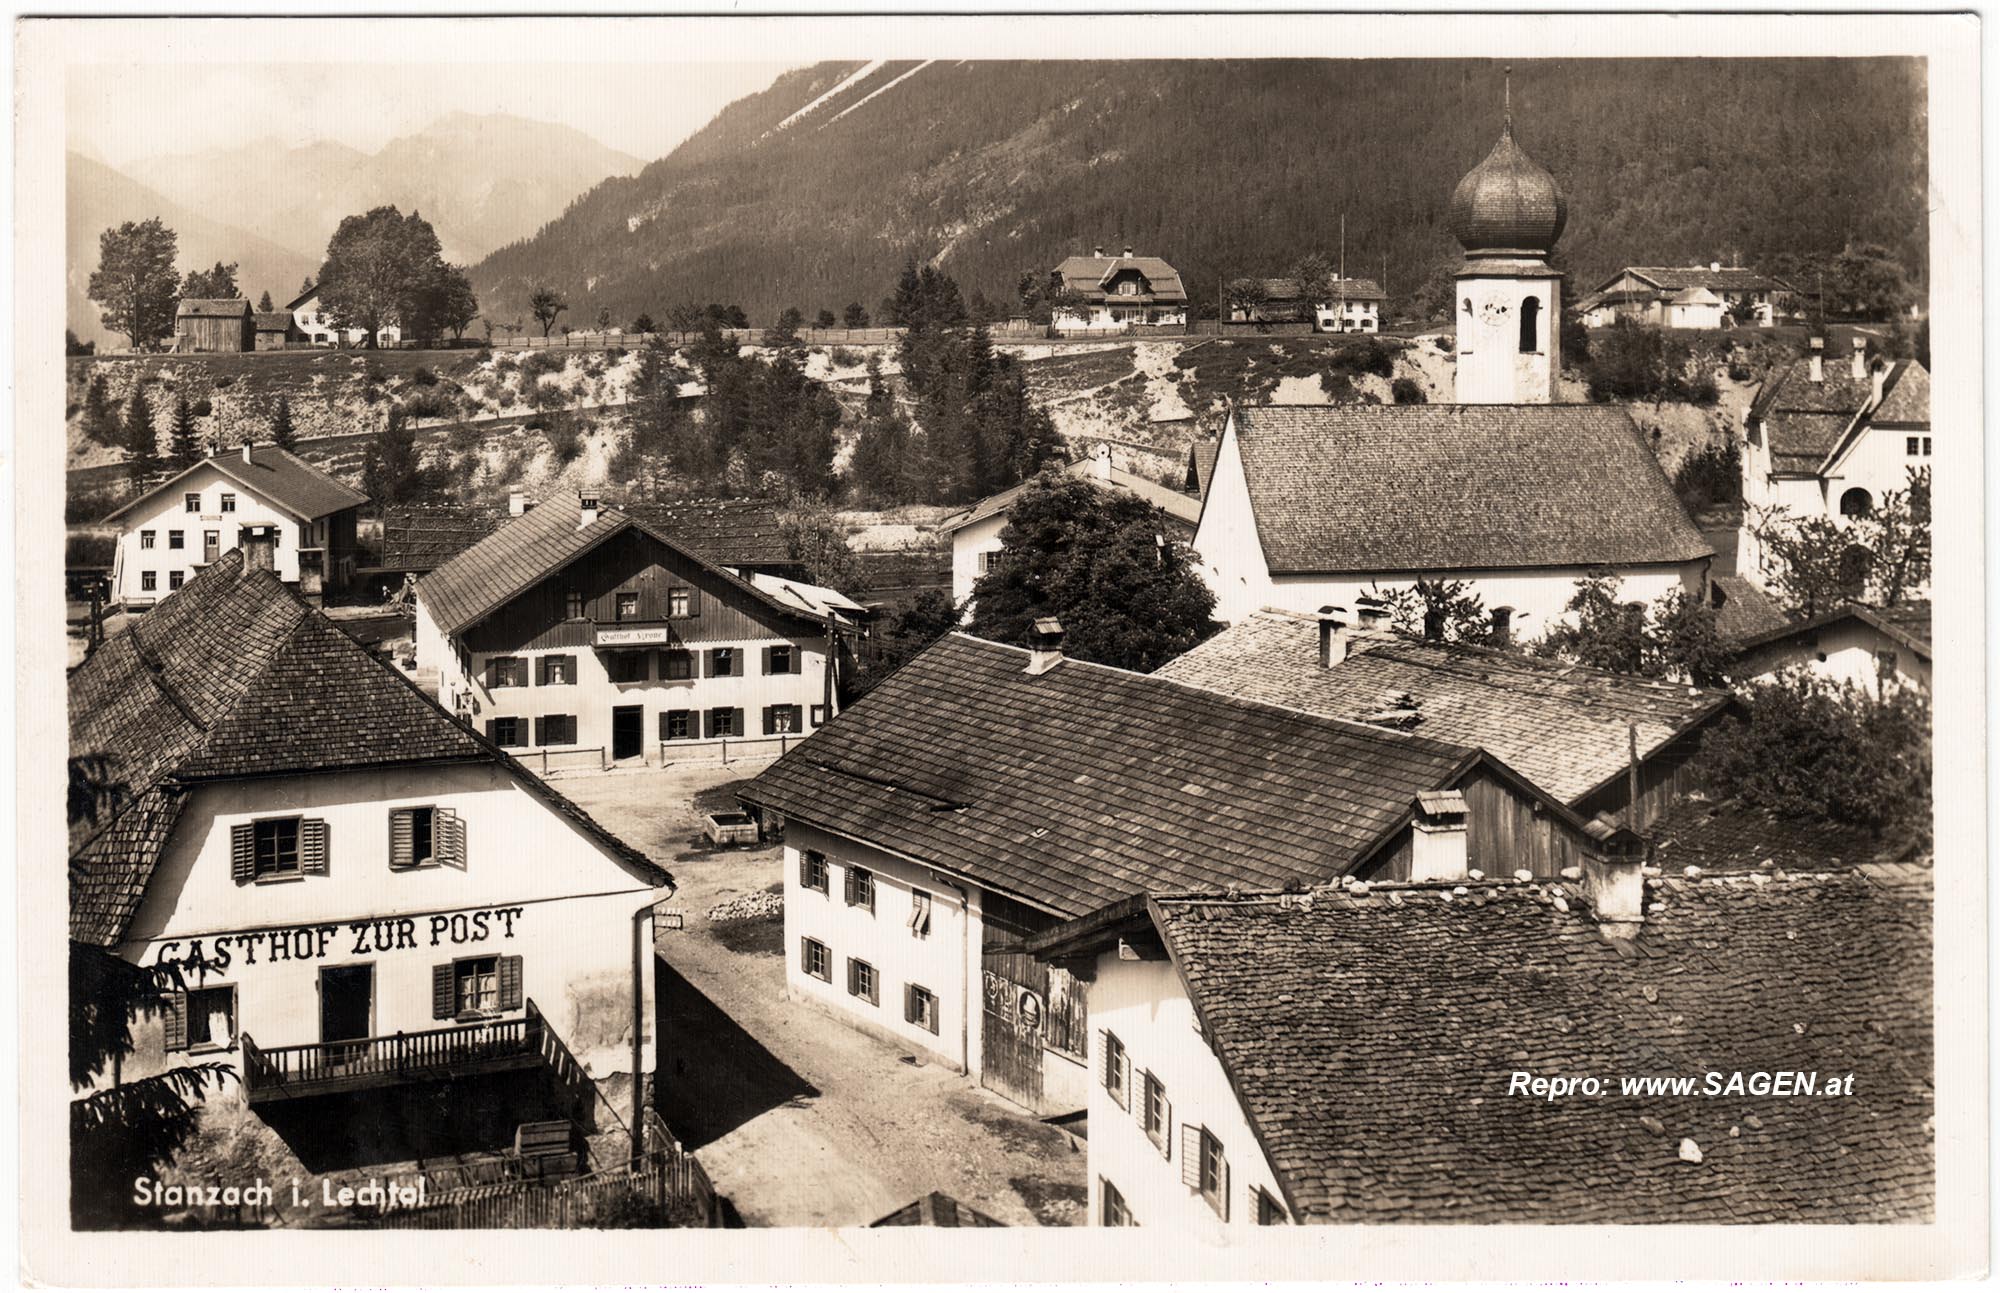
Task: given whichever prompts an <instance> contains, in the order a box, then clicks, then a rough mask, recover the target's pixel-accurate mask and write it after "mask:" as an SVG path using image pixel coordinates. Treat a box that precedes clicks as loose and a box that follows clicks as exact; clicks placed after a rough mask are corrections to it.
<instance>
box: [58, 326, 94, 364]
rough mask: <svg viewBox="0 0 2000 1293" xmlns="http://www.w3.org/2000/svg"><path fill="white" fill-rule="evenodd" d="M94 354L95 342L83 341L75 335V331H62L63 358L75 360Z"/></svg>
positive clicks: (66, 329) (65, 329)
mask: <svg viewBox="0 0 2000 1293" xmlns="http://www.w3.org/2000/svg"><path fill="white" fill-rule="evenodd" d="M96 353H97V343H96V342H95V341H84V340H82V339H81V338H79V337H78V336H77V335H76V332H75V330H73V329H70V328H64V329H63V354H64V355H65V356H67V357H69V358H71V359H76V358H81V357H82V356H84V355H94V354H96Z"/></svg>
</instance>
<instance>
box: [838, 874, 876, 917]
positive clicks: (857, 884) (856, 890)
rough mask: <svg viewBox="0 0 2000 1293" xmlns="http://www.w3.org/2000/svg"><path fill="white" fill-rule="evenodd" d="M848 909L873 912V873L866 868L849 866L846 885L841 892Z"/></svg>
mask: <svg viewBox="0 0 2000 1293" xmlns="http://www.w3.org/2000/svg"><path fill="white" fill-rule="evenodd" d="M843 893H844V894H845V896H846V898H847V905H848V906H850V907H866V908H867V909H868V910H869V911H874V910H875V873H874V872H873V871H870V870H869V869H868V868H867V867H858V866H849V867H848V868H847V885H846V888H845V889H844V890H843Z"/></svg>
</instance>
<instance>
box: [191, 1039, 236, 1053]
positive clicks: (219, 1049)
mask: <svg viewBox="0 0 2000 1293" xmlns="http://www.w3.org/2000/svg"><path fill="white" fill-rule="evenodd" d="M235 1049H236V1042H235V1040H234V1039H231V1040H229V1041H227V1042H202V1043H201V1044H200V1045H198V1046H190V1047H188V1048H187V1053H188V1054H190V1055H220V1054H222V1053H223V1052H225V1051H233V1050H235Z"/></svg>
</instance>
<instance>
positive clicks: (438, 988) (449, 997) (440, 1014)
mask: <svg viewBox="0 0 2000 1293" xmlns="http://www.w3.org/2000/svg"><path fill="white" fill-rule="evenodd" d="M457 1013H458V985H457V983H456V982H454V980H453V978H452V972H451V962H450V961H446V962H445V963H444V964H443V965H433V966H432V967H431V1018H432V1019H449V1018H451V1017H452V1016H453V1015H455V1014H457Z"/></svg>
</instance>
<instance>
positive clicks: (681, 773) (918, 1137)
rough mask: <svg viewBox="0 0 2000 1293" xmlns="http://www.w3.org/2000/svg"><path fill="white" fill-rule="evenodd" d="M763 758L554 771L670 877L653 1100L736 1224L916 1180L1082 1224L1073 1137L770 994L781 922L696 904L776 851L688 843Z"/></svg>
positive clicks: (859, 1211) (750, 889)
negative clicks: (727, 916) (680, 922)
mask: <svg viewBox="0 0 2000 1293" xmlns="http://www.w3.org/2000/svg"><path fill="white" fill-rule="evenodd" d="M767 763H768V760H756V761H748V762H742V763H735V764H731V765H730V766H729V767H727V768H724V767H720V766H717V765H714V764H695V765H686V766H683V767H679V768H671V769H666V770H650V769H649V770H646V771H643V772H614V773H607V774H603V775H600V776H588V777H564V778H562V779H560V780H559V781H557V782H556V783H555V784H556V785H557V786H558V787H559V788H560V789H561V790H562V792H563V793H564V794H565V795H568V796H569V797H570V798H572V799H574V800H575V801H576V802H577V803H578V804H580V805H582V806H583V807H584V808H585V809H587V810H588V811H589V812H590V813H591V814H592V815H593V816H594V817H596V818H597V820H598V821H600V822H601V823H603V824H604V825H605V826H607V827H608V828H610V829H611V830H612V831H614V832H616V833H617V834H618V835H620V836H621V837H622V838H624V839H626V840H627V841H629V842H631V843H632V844H633V845H635V846H636V847H638V848H641V849H643V850H644V851H645V852H646V853H647V854H648V855H649V856H651V857H652V858H653V859H654V860H655V861H657V862H659V863H660V864H661V865H662V866H665V867H666V868H667V869H668V870H670V871H672V872H673V875H674V878H675V880H676V882H677V884H678V886H679V889H678V892H677V893H676V895H675V896H674V898H673V899H672V900H671V901H670V902H669V903H668V908H670V909H678V910H680V911H682V912H684V913H685V928H683V929H681V930H679V931H673V930H664V929H663V930H662V932H661V934H660V937H659V951H660V955H661V962H660V999H661V1005H660V1015H661V1026H660V1028H661V1048H660V1066H659V1071H660V1101H659V1102H660V1106H661V1112H662V1114H663V1115H664V1117H665V1118H666V1121H667V1124H668V1125H669V1126H670V1127H671V1128H672V1129H673V1130H674V1132H675V1134H676V1135H677V1136H679V1137H680V1138H681V1139H682V1141H683V1143H684V1144H685V1145H686V1146H687V1147H688V1148H689V1149H691V1150H694V1151H696V1153H697V1154H698V1155H699V1157H700V1159H701V1162H702V1165H703V1166H704V1167H705V1168H706V1169H707V1171H708V1173H709V1176H710V1177H711V1178H712V1179H713V1180H714V1182H715V1186H716V1189H717V1190H718V1191H719V1192H721V1193H722V1194H723V1195H725V1196H727V1198H728V1200H729V1203H730V1204H731V1205H732V1207H733V1209H734V1211H735V1214H736V1215H737V1216H739V1217H740V1218H741V1219H742V1221H743V1223H744V1224H746V1225H751V1226H851V1225H866V1224H868V1223H869V1222H871V1221H874V1220H875V1219H877V1218H878V1217H881V1216H883V1215H885V1214H887V1213H889V1212H892V1211H894V1210H895V1209H897V1208H899V1207H902V1206H903V1205H904V1204H907V1203H909V1202H911V1201H912V1200H915V1199H917V1198H920V1197H922V1196H923V1195H925V1194H928V1193H930V1192H931V1191H933V1190H938V1191H943V1192H944V1193H946V1194H949V1195H952V1196H953V1197H955V1198H956V1199H958V1200H959V1201H960V1202H962V1203H964V1204H967V1205H969V1206H971V1207H974V1208H977V1209H978V1210H980V1211H982V1212H985V1213H987V1214H988V1215H990V1216H992V1217H994V1218H995V1219H997V1220H999V1221H1002V1222H1005V1223H1006V1224H1009V1225H1037V1224H1041V1225H1049V1224H1056V1225H1075V1224H1082V1223H1083V1221H1084V1215H1083V1213H1084V1207H1083V1201H1084V1179H1085V1154H1084V1146H1083V1143H1082V1141H1081V1140H1078V1139H1074V1138H1072V1137H1071V1136H1070V1135H1069V1134H1068V1133H1067V1132H1065V1131H1062V1130H1059V1129H1057V1128H1055V1127H1051V1126H1048V1125H1046V1124H1044V1123H1042V1122H1040V1121H1038V1120H1037V1119H1035V1118H1034V1117H1032V1116H1031V1115H1029V1114H1027V1113H1024V1112H1022V1111H1020V1110H1018V1109H1016V1108H1015V1107H1014V1106H1012V1105H1010V1104H1008V1103H1007V1102H1005V1101H1003V1100H1001V1099H1000V1098H999V1097H997V1096H994V1095H992V1094H991V1093H989V1092H985V1091H982V1090H980V1089H979V1088H978V1087H976V1086H974V1085H973V1084H972V1083H970V1082H969V1081H968V1080H967V1079H966V1078H965V1077H963V1076H962V1075H960V1074H958V1073H956V1072H954V1071H952V1070H951V1069H950V1068H948V1067H945V1066H942V1065H939V1064H936V1063H929V1062H925V1061H923V1060H922V1058H921V1057H908V1058H906V1056H907V1052H906V1051H905V1050H904V1049H903V1048H900V1047H896V1046H893V1045H891V1044H889V1043H887V1042H883V1041H878V1040H876V1039H874V1038H872V1037H869V1036H867V1035H865V1034H863V1033H862V1032H860V1031H859V1030H857V1029H855V1028H853V1027H851V1026H849V1025H848V1024H846V1023H844V1022H842V1021H840V1020H839V1019H836V1018H834V1017H833V1016H831V1015H829V1014H826V1013H824V1012H822V1011H820V1010H817V1009H815V1008H813V1007H811V1006H806V1005H802V1004H799V1003H796V1002H791V1001H787V1000H786V999H785V997H784V982H785V962H784V950H785V949H784V942H785V939H784V928H783V924H782V917H781V916H778V915H773V916H771V917H768V918H764V919H758V920H750V921H731V922H726V923H718V922H713V921H710V920H709V919H708V917H707V915H706V913H707V911H708V910H709V909H710V908H711V907H713V906H715V905H716V904H718V903H722V902H726V901H728V900H730V899H732V898H740V897H743V896H745V895H750V894H756V893H759V892H763V891H767V890H773V889H774V887H775V886H776V885H777V883H778V881H779V859H780V857H781V851H780V850H779V849H776V848H765V849H759V850H755V851H750V850H729V851H724V852H709V851H706V850H703V849H700V848H699V847H698V845H699V844H700V843H701V841H699V840H698V839H697V836H698V833H699V826H698V823H699V814H698V811H697V809H696V806H695V802H696V796H697V795H701V796H702V802H703V805H704V806H708V805H711V804H713V803H715V802H717V801H718V800H720V799H721V798H723V796H722V795H721V794H718V793H717V792H718V791H720V790H721V788H722V787H725V786H727V785H728V784H729V783H732V782H736V781H739V780H742V779H745V778H747V777H752V776H755V775H756V773H757V772H758V771H760V770H761V769H762V768H763V767H764V766H766V764H767Z"/></svg>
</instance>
